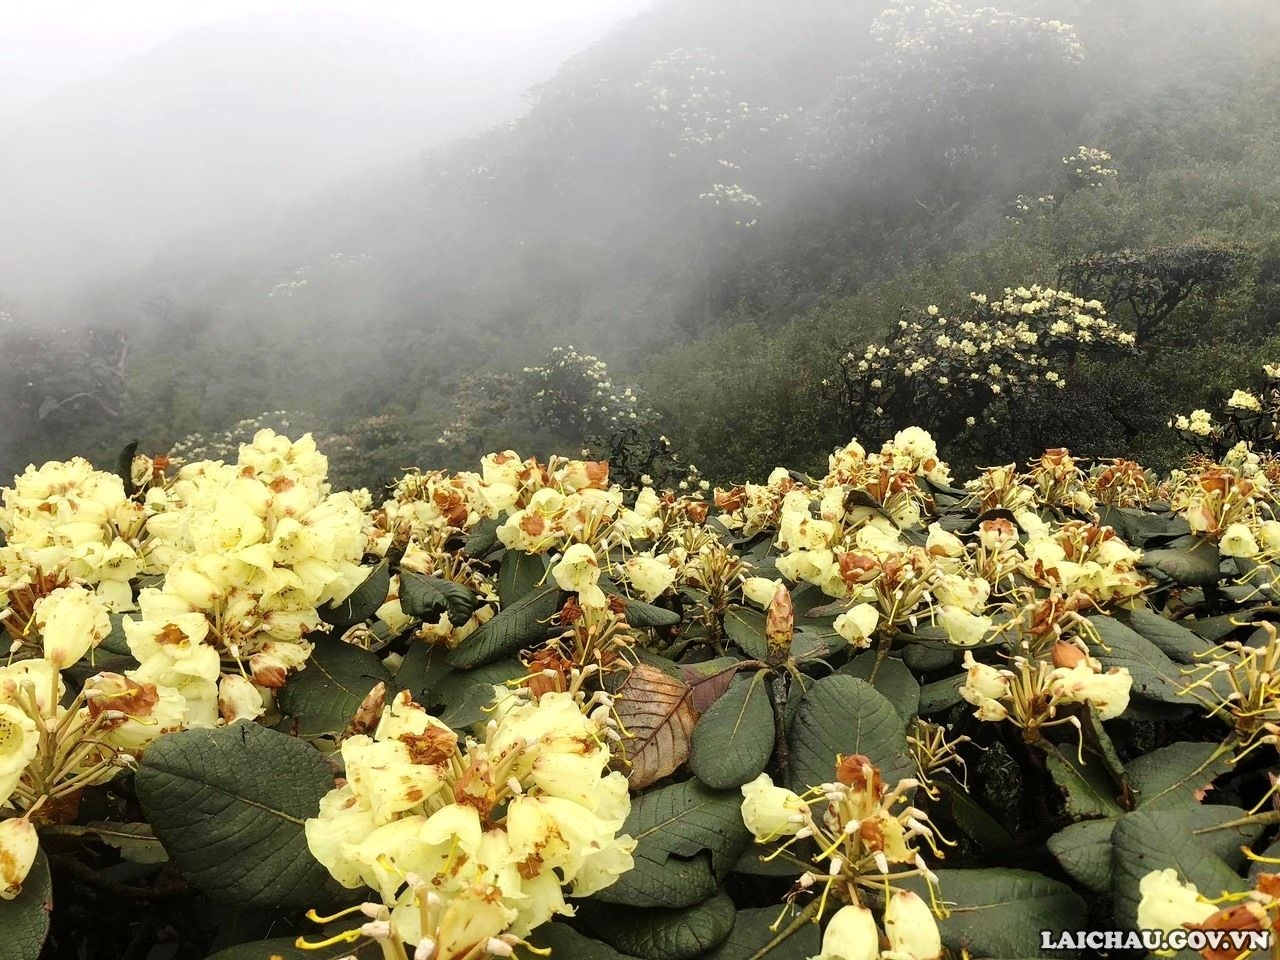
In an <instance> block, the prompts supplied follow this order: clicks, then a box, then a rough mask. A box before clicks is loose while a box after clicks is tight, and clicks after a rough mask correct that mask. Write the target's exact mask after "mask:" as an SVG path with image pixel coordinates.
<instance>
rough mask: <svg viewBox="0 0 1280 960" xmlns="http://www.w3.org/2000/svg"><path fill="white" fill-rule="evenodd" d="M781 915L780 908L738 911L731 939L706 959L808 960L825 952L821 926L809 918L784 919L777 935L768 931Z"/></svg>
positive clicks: (730, 934) (730, 935)
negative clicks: (819, 931)
mask: <svg viewBox="0 0 1280 960" xmlns="http://www.w3.org/2000/svg"><path fill="white" fill-rule="evenodd" d="M781 915H782V910H781V909H780V908H778V907H759V908H757V909H754V910H739V911H738V917H737V919H736V920H734V922H733V930H732V931H730V933H729V939H728V940H726V941H725V942H724V943H722V944H720V946H718V947H716V949H714V950H712V951H711V952H710V953H709V954H707V956H706V960H807V958H808V957H812V956H814V955H815V954H817V953H818V952H819V951H820V950H821V949H822V939H821V936H820V935H819V933H818V925H817V924H816V923H810V922H809V919H808V918H807V917H804V918H796V920H798V922H796V921H793V920H792V919H791V918H790V917H784V918H783V920H782V923H780V924H779V925H778V932H777V933H774V932H773V931H772V930H770V929H769V927H770V925H771V924H773V923H774V921H776V920H777V919H778V917H779V916H781Z"/></svg>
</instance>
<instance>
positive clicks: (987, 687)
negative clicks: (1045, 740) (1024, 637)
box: [960, 641, 1133, 742]
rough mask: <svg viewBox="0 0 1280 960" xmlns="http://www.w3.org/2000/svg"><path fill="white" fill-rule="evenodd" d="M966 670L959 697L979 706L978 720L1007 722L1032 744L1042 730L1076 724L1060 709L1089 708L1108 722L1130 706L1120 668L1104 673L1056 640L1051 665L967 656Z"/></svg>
mask: <svg viewBox="0 0 1280 960" xmlns="http://www.w3.org/2000/svg"><path fill="white" fill-rule="evenodd" d="M964 665H965V668H966V670H967V673H966V674H965V681H964V684H963V685H962V686H961V687H960V695H961V696H962V697H964V699H965V700H966V701H967V702H968V703H970V704H972V705H973V706H975V707H977V710H975V711H974V716H975V717H977V718H978V719H979V720H989V721H992V722H999V721H1002V720H1008V721H1010V722H1011V723H1013V725H1014V726H1016V727H1018V728H1019V729H1020V730H1022V731H1023V734H1024V736H1025V737H1026V738H1027V740H1028V741H1031V742H1034V741H1036V740H1039V739H1040V737H1041V736H1042V731H1044V730H1045V729H1046V728H1049V727H1053V726H1059V725H1062V724H1071V725H1072V726H1075V727H1076V728H1077V729H1078V728H1079V726H1080V721H1079V720H1078V719H1077V718H1076V717H1075V716H1074V715H1072V714H1069V713H1068V714H1063V715H1061V716H1059V710H1060V708H1062V707H1066V706H1070V705H1072V704H1083V703H1088V704H1090V705H1091V706H1092V707H1093V708H1094V710H1095V711H1096V712H1097V715H1098V717H1099V719H1102V720H1111V719H1114V718H1115V717H1118V716H1120V714H1122V713H1124V711H1125V708H1126V707H1128V706H1129V692H1130V690H1131V689H1132V687H1133V677H1132V676H1130V674H1129V671H1128V670H1127V669H1125V668H1123V667H1112V668H1111V669H1110V670H1104V669H1103V667H1102V664H1100V663H1099V662H1098V661H1097V660H1094V659H1093V658H1092V657H1090V656H1089V655H1088V654H1087V653H1086V652H1085V651H1084V650H1082V649H1080V647H1078V646H1076V645H1074V644H1072V643H1069V642H1067V641H1059V642H1058V644H1056V645H1055V647H1054V651H1053V661H1052V662H1046V661H1043V660H1029V659H1027V658H1026V657H1014V658H1013V661H1012V665H1013V669H1008V668H1003V667H992V666H989V665H988V664H985V663H979V662H978V661H976V660H975V659H974V657H973V653H972V651H968V650H966V651H965V655H964Z"/></svg>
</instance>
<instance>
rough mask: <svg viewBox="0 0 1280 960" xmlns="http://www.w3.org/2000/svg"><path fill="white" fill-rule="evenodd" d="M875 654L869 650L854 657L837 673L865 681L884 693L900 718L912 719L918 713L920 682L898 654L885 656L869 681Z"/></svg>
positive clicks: (873, 667)
mask: <svg viewBox="0 0 1280 960" xmlns="http://www.w3.org/2000/svg"><path fill="white" fill-rule="evenodd" d="M875 663H876V654H875V653H874V652H873V651H871V650H868V651H866V652H865V653H860V654H858V656H856V657H854V658H853V659H852V660H850V661H849V662H848V663H846V664H845V665H844V666H843V667H841V668H840V669H839V670H838V671H836V672H837V673H842V674H848V675H849V676H851V677H858V678H859V679H861V680H866V681H868V682H869V683H871V685H872V686H873V687H875V688H876V689H877V690H879V691H880V692H881V693H883V694H884V695H885V696H886V697H887V698H888V699H889V702H890V703H892V704H893V705H894V706H895V707H896V708H897V710H898V713H900V714H902V719H904V720H911V719H913V718H914V717H915V716H916V715H917V714H919V712H920V684H919V682H917V680H916V678H915V675H914V674H912V672H911V670H910V669H909V668H908V667H907V665H906V664H905V663H903V662H902V661H901V660H899V659H898V658H897V657H888V658H886V659H885V660H883V661H882V662H881V664H880V669H879V670H877V671H876V679H875V681H874V682H872V681H871V671H872V670H873V669H875Z"/></svg>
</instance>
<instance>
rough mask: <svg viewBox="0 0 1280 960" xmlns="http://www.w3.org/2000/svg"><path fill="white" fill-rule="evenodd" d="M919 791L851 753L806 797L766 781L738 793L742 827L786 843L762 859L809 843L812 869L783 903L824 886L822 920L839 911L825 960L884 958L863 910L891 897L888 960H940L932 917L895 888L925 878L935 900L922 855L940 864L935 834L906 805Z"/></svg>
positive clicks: (831, 927)
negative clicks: (901, 959) (890, 781)
mask: <svg viewBox="0 0 1280 960" xmlns="http://www.w3.org/2000/svg"><path fill="white" fill-rule="evenodd" d="M917 786H919V784H918V783H917V782H916V781H915V780H911V779H906V780H901V781H899V782H898V784H897V785H896V786H893V787H889V786H888V785H887V784H885V783H884V781H883V779H882V778H881V775H880V771H879V770H878V769H876V767H875V766H874V765H873V764H872V763H871V761H870V759H869V758H867V757H865V756H862V755H860V754H855V755H853V756H848V757H838V758H837V760H836V766H835V779H834V780H833V781H832V782H830V783H823V784H819V785H818V786H816V787H814V788H812V789H811V790H809V791H807V792H806V793H804V794H803V795H800V794H796V793H793V792H792V791H790V790H788V789H786V788H785V787H779V786H775V785H774V783H773V781H772V780H771V779H770V778H769V776H768V775H767V774H763V773H762V774H760V776H759V777H757V778H756V779H755V780H753V781H752V782H751V783H748V784H745V785H744V786H743V787H742V796H743V801H742V819H743V822H744V823H745V824H746V825H747V829H748V830H750V831H751V833H752V834H753V835H754V836H755V838H756V841H757V842H758V843H772V842H774V841H777V840H780V839H782V838H785V840H784V841H783V843H782V844H781V845H780V846H779V847H778V848H777V849H776V850H775V851H774V852H773V853H772V854H770V855H769V856H768V857H766V858H765V859H771V858H772V857H774V856H777V855H778V854H780V853H781V852H782V851H785V850H788V849H789V848H791V847H792V846H794V845H796V844H797V843H799V842H802V841H812V843H813V845H814V847H815V848H816V850H817V852H816V853H815V854H814V855H813V857H812V860H811V863H812V866H813V868H812V869H809V870H806V871H805V872H804V873H803V874H801V876H800V878H799V879H798V880H797V881H796V883H795V886H794V887H793V889H792V891H791V893H790V895H789V897H788V899H789V900H791V901H793V902H794V901H795V900H796V899H798V898H799V897H801V896H806V895H809V894H812V893H813V892H814V888H815V887H821V890H822V895H821V898H820V899H819V901H818V902H817V904H818V905H817V913H818V915H819V916H821V914H822V913H824V912H825V909H826V905H827V902H828V900H835V901H836V902H837V903H839V904H843V906H841V907H839V908H838V909H837V910H836V911H835V913H834V915H833V916H832V918H831V920H830V922H829V923H828V926H827V931H826V937H825V939H824V941H823V956H831V957H837V958H842V957H871V958H873V960H874V958H877V957H879V956H880V955H881V954H880V952H879V948H878V945H879V936H878V934H877V932H876V927H875V921H874V918H873V917H872V914H871V911H870V910H869V909H867V907H866V905H865V902H866V901H867V900H868V899H869V898H871V897H874V896H881V895H887V896H888V905H887V907H886V910H885V931H886V934H887V936H888V939H889V943H890V949H891V951H899V952H893V953H889V954H886V955H885V956H910V957H913V958H917V960H936V958H937V957H938V956H940V955H941V952H942V943H941V938H940V936H939V933H938V926H937V923H936V922H935V920H934V916H933V911H932V910H931V909H930V907H929V905H928V904H926V903H924V902H923V901H922V900H921V899H920V898H919V897H918V896H917V895H916V894H915V893H912V892H910V891H908V890H906V889H904V888H901V887H899V886H898V885H899V884H900V883H901V882H902V881H903V880H906V879H908V878H910V877H924V878H925V879H926V880H927V881H928V883H929V888H930V891H931V893H932V892H933V891H934V890H935V889H936V884H937V877H936V875H935V874H934V873H933V871H932V870H930V869H929V867H928V865H927V864H926V863H925V859H924V855H923V853H922V852H921V851H922V850H923V849H924V848H928V849H929V850H930V852H931V853H932V854H933V855H934V856H937V857H940V856H941V855H942V854H941V851H940V850H939V848H938V836H937V833H936V832H935V830H934V828H933V826H932V825H931V824H930V823H929V817H928V815H927V814H926V813H925V812H924V811H923V810H920V809H919V808H917V807H915V806H913V805H912V803H911V801H910V800H909V798H908V794H909V792H910V791H911V789H912V788H914V787H917ZM815 808H816V809H815ZM904 951H905V952H904Z"/></svg>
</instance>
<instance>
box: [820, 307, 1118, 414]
mask: <svg viewBox="0 0 1280 960" xmlns="http://www.w3.org/2000/svg"><path fill="white" fill-rule="evenodd" d="M1133 347H1134V335H1133V334H1132V333H1129V332H1127V331H1125V330H1124V329H1122V328H1121V327H1120V326H1119V325H1118V324H1115V323H1113V322H1112V321H1110V320H1108V319H1107V318H1106V316H1105V312H1104V311H1103V309H1102V304H1101V303H1099V302H1098V301H1096V300H1089V301H1086V300H1084V299H1082V298H1081V297H1077V296H1075V295H1074V294H1072V293H1069V292H1068V291H1065V290H1056V289H1053V288H1051V287H1041V286H1031V287H1017V288H1006V289H1005V291H1004V293H1003V296H1001V297H999V298H994V297H988V296H987V295H986V294H980V293H973V294H970V298H969V304H968V305H967V306H966V308H965V309H964V310H962V311H943V310H941V309H940V308H939V307H937V306H936V305H931V306H929V307H927V308H926V309H925V310H923V311H922V312H921V313H920V314H918V315H917V316H916V317H915V318H913V319H904V320H900V321H899V323H898V330H897V331H896V333H895V334H894V335H893V336H892V337H891V338H890V339H888V340H886V341H884V342H875V343H871V344H868V345H867V346H866V347H865V348H864V349H863V350H862V351H861V352H855V351H850V352H848V353H846V354H845V355H844V356H843V357H842V358H841V360H840V366H841V370H840V376H841V379H840V384H839V387H838V389H839V391H840V393H841V397H842V400H843V402H844V403H845V404H847V405H848V406H849V407H850V408H851V410H853V411H856V413H857V415H858V416H859V417H860V422H862V423H867V422H871V423H879V424H883V426H882V430H883V431H884V432H885V433H886V434H887V433H888V432H891V431H890V430H889V427H890V426H892V425H894V424H896V423H903V424H905V423H909V422H915V423H923V424H924V425H925V426H926V427H928V428H929V429H931V430H934V431H935V432H940V433H942V434H943V435H948V436H954V435H957V434H959V433H961V432H963V427H962V426H961V424H964V423H965V422H966V421H967V419H968V418H969V417H972V418H974V421H975V422H977V421H981V420H983V419H984V417H985V416H986V415H987V409H988V408H989V407H990V406H991V405H992V404H993V403H994V402H996V401H998V400H1007V399H1009V398H1011V397H1015V396H1026V395H1028V394H1032V393H1035V392H1036V391H1043V390H1046V389H1062V388H1064V387H1065V386H1066V382H1067V380H1066V378H1067V372H1068V368H1069V367H1070V365H1071V362H1072V360H1073V358H1074V357H1075V356H1076V355H1077V354H1079V353H1085V352H1096V351H1102V352H1122V351H1131V350H1132V349H1133ZM971 425H972V424H970V426H971Z"/></svg>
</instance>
